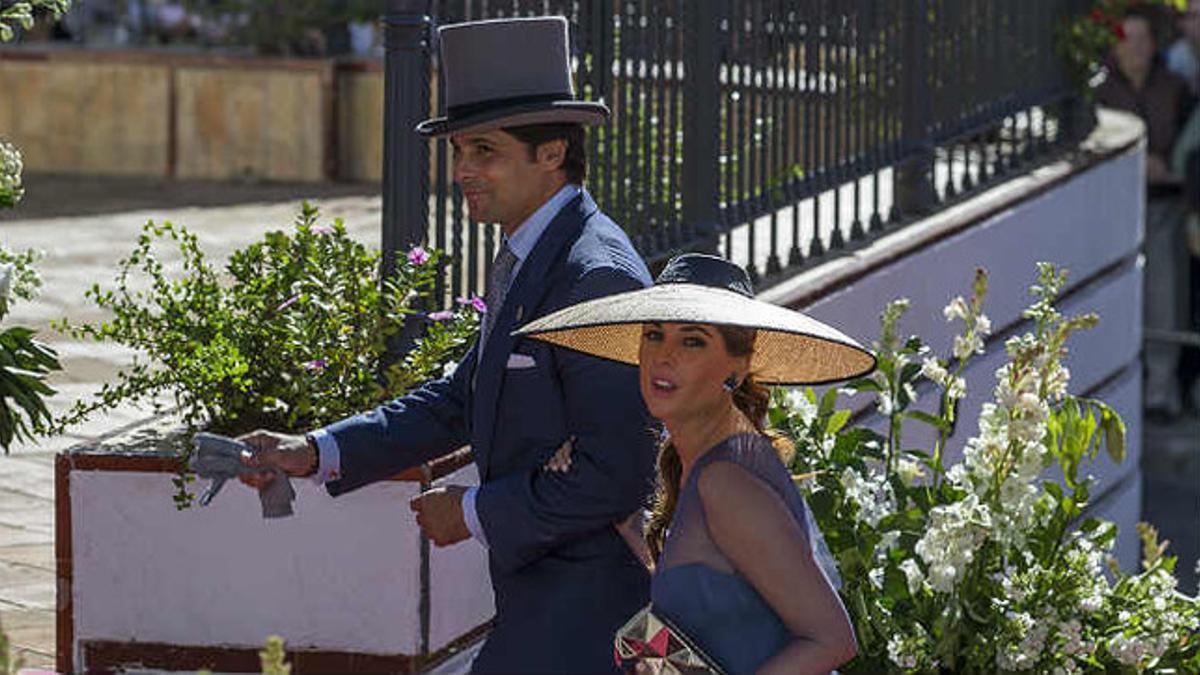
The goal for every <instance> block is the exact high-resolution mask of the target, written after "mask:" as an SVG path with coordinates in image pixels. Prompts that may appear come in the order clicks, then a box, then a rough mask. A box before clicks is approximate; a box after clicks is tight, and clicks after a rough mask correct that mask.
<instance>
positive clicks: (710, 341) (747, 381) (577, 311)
mask: <svg viewBox="0 0 1200 675" xmlns="http://www.w3.org/2000/svg"><path fill="white" fill-rule="evenodd" d="M518 332H519V333H520V334H522V335H527V336H530V337H535V338H538V339H542V340H546V341H549V342H552V343H555V344H559V345H562V346H566V347H570V348H572V349H576V350H579V351H583V352H587V353H590V354H594V355H597V356H601V357H605V358H609V359H614V360H617V361H622V362H625V363H630V364H637V365H638V366H639V370H640V382H641V391H642V396H643V397H644V398H645V400H646V404H647V406H648V408H649V410H650V412H651V414H652V415H653V416H654V417H655V418H656V419H658V420H659V421H661V422H662V424H663V428H664V429H663V442H662V443H661V447H660V454H659V460H658V469H659V471H658V486H657V494H656V497H655V500H654V503H653V508H652V511H651V514H650V517H649V520H648V522H647V524H646V526H645V541H646V544H647V546H648V548H649V553H650V559H651V560H653V561H655V562H654V576H653V580H652V582H651V607H650V608H649V611H651V612H652V614H653V617H654V618H655V619H658V620H661V622H663V623H664V624H666V625H667V626H669V627H670V629H671V630H672V631H673V632H674V633H675V634H677V635H679V636H680V637H681V638H682V639H683V640H684V642H685V644H686V643H691V644H692V645H693V646H694V647H695V648H696V649H695V651H696V652H697V653H699V654H700V655H701V657H702V659H703V661H704V662H706V663H707V664H709V666H710V669H711V670H719V671H724V672H728V673H789V674H795V673H821V672H829V671H831V670H833V669H834V668H836V667H837V666H838V665H840V664H842V663H845V662H846V661H848V660H850V659H851V658H853V656H854V654H855V651H856V644H855V638H854V631H853V627H852V625H851V623H850V620H849V618H848V616H847V615H846V611H845V608H844V607H843V606H842V603H841V600H840V598H839V597H838V594H837V592H836V591H835V589H834V587H833V585H832V584H831V583H830V581H829V578H828V577H827V576H826V574H825V573H824V572H823V570H822V568H821V566H820V565H819V564H818V561H817V557H816V556H815V555H814V546H813V538H814V537H813V536H812V534H813V533H814V530H813V529H812V524H811V523H810V522H809V516H808V512H807V509H806V506H805V503H804V500H803V498H802V497H801V495H800V493H799V492H798V491H797V489H796V487H795V485H794V483H793V481H792V476H791V474H790V472H789V471H788V469H787V466H786V464H785V461H786V459H787V457H788V456H789V453H790V452H791V450H792V448H791V445H790V444H789V443H788V442H787V441H786V439H783V438H781V437H779V436H777V435H775V434H773V433H772V432H771V431H770V430H768V429H767V428H766V427H765V423H766V413H767V405H768V400H769V392H768V390H767V389H766V387H765V386H764V384H803V383H810V384H811V383H827V382H833V381H837V380H841V379H848V378H851V377H858V376H861V375H863V374H865V373H867V372H869V371H870V370H872V369H873V368H874V364H875V361H874V358H873V357H872V356H871V355H870V353H869V352H867V351H866V350H864V349H862V348H861V347H860V346H858V344H857V343H855V342H854V341H853V340H852V339H850V338H848V337H846V336H845V335H843V334H841V333H840V332H838V331H836V330H834V329H833V328H830V327H829V326H827V325H825V324H822V323H820V322H818V321H815V320H813V319H811V318H809V317H806V316H804V315H802V314H800V313H798V312H793V311H791V310H788V309H785V308H781V307H777V306H774V305H770V304H767V303H763V302H759V301H757V300H754V297H753V291H752V290H751V285H750V281H749V279H748V277H747V275H746V273H745V272H744V270H742V269H741V268H740V267H738V266H736V265H734V264H732V263H729V262H727V261H725V260H723V259H721V258H715V257H712V256H705V255H700V254H688V255H684V256H680V257H678V258H676V259H674V260H672V261H671V262H670V263H669V264H668V265H667V267H666V269H664V270H663V273H662V274H661V275H660V276H659V278H658V279H657V280H656V282H655V285H654V286H653V287H651V288H648V289H643V290H639V291H633V292H630V293H623V294H619V295H615V296H610V297H607V298H602V299H599V300H595V301H591V302H587V303H583V304H580V305H575V306H572V307H568V308H565V309H563V310H560V311H559V312H556V313H554V314H551V315H549V316H547V317H544V318H542V319H540V320H538V321H536V322H534V323H532V324H530V325H528V326H526V327H524V328H523V329H521V330H520V331H518ZM564 460H565V462H564ZM552 464H553V466H551V468H555V469H558V470H569V469H568V468H567V467H568V466H569V455H565V454H563V453H560V454H559V456H558V457H557V458H556V459H555V460H552ZM639 625H643V628H644V622H643V624H639ZM654 625H658V624H657V623H656V624H654ZM643 642H646V640H645V639H644V638H643ZM639 644H640V643H639ZM674 649H675V648H674V647H671V648H663V647H661V645H660V651H672V650H674ZM676 658H677V659H679V660H676V661H675V662H673V663H672V664H671V665H673V666H675V668H676V670H684V668H681V667H680V664H681V660H682V662H684V663H686V660H684V659H683V657H679V656H677V657H676ZM665 660H666V661H671V659H670V658H667V659H665ZM694 662H695V661H693V663H694ZM659 665H661V660H660V664H659Z"/></svg>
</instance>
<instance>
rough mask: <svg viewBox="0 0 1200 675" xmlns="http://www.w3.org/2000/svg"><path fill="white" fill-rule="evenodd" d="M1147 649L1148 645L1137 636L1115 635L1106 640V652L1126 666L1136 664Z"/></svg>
mask: <svg viewBox="0 0 1200 675" xmlns="http://www.w3.org/2000/svg"><path fill="white" fill-rule="evenodd" d="M1149 651H1150V650H1149V647H1148V645H1146V643H1145V642H1144V641H1143V640H1142V639H1141V638H1140V637H1139V636H1134V637H1132V638H1127V637H1125V636H1124V635H1115V636H1113V637H1112V639H1110V640H1109V641H1108V653H1109V654H1112V657H1113V658H1114V659H1116V660H1118V661H1120V662H1121V663H1123V664H1125V665H1127V666H1136V665H1138V664H1139V663H1140V662H1141V660H1142V657H1144V656H1145V655H1146V654H1147V653H1148V652H1149Z"/></svg>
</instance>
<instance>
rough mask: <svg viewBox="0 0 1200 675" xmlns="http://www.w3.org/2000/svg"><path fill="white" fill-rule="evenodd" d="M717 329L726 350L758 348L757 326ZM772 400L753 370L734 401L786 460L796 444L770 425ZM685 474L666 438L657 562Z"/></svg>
mask: <svg viewBox="0 0 1200 675" xmlns="http://www.w3.org/2000/svg"><path fill="white" fill-rule="evenodd" d="M716 329H717V330H718V331H719V332H720V333H721V337H722V338H724V340H725V351H726V352H728V353H729V355H730V356H746V355H749V354H752V353H753V352H754V340H755V338H756V337H757V332H756V331H755V330H754V329H753V328H740V327H735V326H716ZM770 404H771V391H770V390H769V389H767V388H766V387H765V386H763V385H761V384H759V383H758V382H755V381H754V375H753V373H751V374H748V375H747V376H746V377H745V379H743V380H742V383H741V385H739V386H738V388H737V389H735V390H734V391H733V405H734V406H736V407H737V409H738V410H739V411H741V413H742V414H743V415H745V416H746V419H748V420H750V423H751V424H753V425H754V428H755V429H756V430H757V431H758V432H759V433H760V434H763V435H764V436H767V437H768V438H770V439H771V442H772V444H773V445H774V446H775V451H776V452H778V453H779V456H780V457H781V458H782V459H783V461H784V462H785V463H786V462H788V461H790V460H791V458H792V453H793V452H794V447H793V446H792V443H791V441H789V440H787V439H786V438H784V437H783V436H781V435H779V434H778V433H776V432H773V431H771V430H769V429H768V428H767V409H768V407H769V406H770ZM682 478H683V462H682V461H681V460H680V459H679V451H677V450H676V449H675V444H674V443H672V442H671V439H670V438H664V439H663V441H662V442H661V443H660V444H659V448H658V481H657V487H656V488H655V493H654V503H653V504H652V506H651V510H650V519H649V520H648V521H647V522H646V530H645V538H646V546H647V547H648V548H649V549H650V559H651V560H654V561H656V562H657V561H658V557H659V556H660V555H662V549H663V542H664V541H665V540H666V534H667V526H668V525H670V523H671V518H672V517H674V515H675V507H676V506H677V505H678V503H679V491H680V489H681V488H682V486H681V485H680V481H681V480H682Z"/></svg>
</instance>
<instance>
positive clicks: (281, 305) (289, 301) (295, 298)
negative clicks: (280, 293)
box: [275, 295, 300, 312]
mask: <svg viewBox="0 0 1200 675" xmlns="http://www.w3.org/2000/svg"><path fill="white" fill-rule="evenodd" d="M297 302H300V296H299V295H293V296H292V297H290V298H288V299H287V300H284V301H283V302H281V303H279V306H278V307H276V308H275V311H276V312H282V311H283V310H285V309H287V308H288V307H291V306H292V305H294V304H296V303H297Z"/></svg>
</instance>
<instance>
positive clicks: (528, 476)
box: [247, 18, 654, 673]
mask: <svg viewBox="0 0 1200 675" xmlns="http://www.w3.org/2000/svg"><path fill="white" fill-rule="evenodd" d="M440 38H441V54H442V61H441V64H442V68H443V70H444V75H445V95H446V99H447V111H446V115H445V116H443V117H440V118H435V119H431V120H427V121H425V122H423V123H422V124H420V125H419V126H418V127H417V131H418V133H421V134H423V135H426V136H434V135H449V136H450V139H451V143H452V144H453V147H454V151H455V157H454V178H455V181H456V182H457V183H458V184H459V186H460V188H461V189H462V192H463V196H464V198H465V200H466V202H467V205H468V208H469V209H470V213H471V217H472V219H474V220H476V221H479V222H496V223H499V224H500V226H501V228H502V229H503V231H504V238H503V242H502V244H501V249H500V253H499V255H498V256H497V258H496V261H495V263H494V264H493V266H492V269H493V271H492V274H491V278H490V280H489V289H488V292H487V298H486V300H487V302H488V308H487V313H486V314H485V319H484V322H483V326H482V328H481V331H480V338H479V339H478V340H477V341H476V343H475V344H474V345H473V346H472V347H471V349H470V351H469V352H468V353H467V355H466V356H465V357H464V358H463V360H462V361H461V362H460V363H459V364H458V367H457V368H456V369H455V371H454V373H453V375H451V376H450V377H448V378H444V379H441V380H436V381H433V382H429V383H427V384H425V385H424V386H423V387H421V388H419V389H417V390H416V391H414V392H412V393H411V394H408V395H406V396H403V397H401V398H399V399H396V400H395V401H392V402H391V403H388V404H386V405H384V406H381V407H379V408H377V409H376V410H373V411H370V412H367V413H364V414H362V415H358V416H355V417H351V418H349V419H345V420H342V421H340V422H337V423H335V424H333V425H330V426H328V427H326V428H323V429H318V430H316V431H313V432H312V433H310V434H308V435H307V436H306V437H304V438H299V437H287V436H282V435H278V434H270V433H267V432H259V433H257V434H255V435H254V436H252V437H251V438H250V440H251V441H252V442H254V443H255V444H256V445H258V446H259V447H260V448H263V451H261V452H259V453H258V454H257V455H256V457H255V458H254V459H253V460H249V461H251V462H253V463H259V464H261V465H263V466H267V465H270V466H277V467H280V468H282V469H284V470H285V471H287V472H288V473H289V474H291V475H296V476H302V475H311V476H313V477H314V478H315V479H317V480H319V481H321V482H323V483H324V484H325V485H326V487H327V489H328V491H329V493H330V494H331V495H333V496H337V495H340V494H343V493H345V492H349V491H351V490H354V489H356V488H358V487H361V486H363V485H366V484H368V483H370V482H372V481H377V480H381V479H384V478H387V477H389V476H392V475H394V474H396V473H398V472H400V471H403V470H404V469H407V468H409V467H411V466H414V465H417V464H419V463H422V462H426V461H429V460H431V459H434V458H436V457H439V456H441V455H445V454H447V453H449V452H452V451H454V450H456V449H458V448H460V447H462V446H463V445H466V444H468V443H469V444H470V445H471V447H472V448H473V449H474V452H475V461H476V463H477V465H478V468H479V475H480V480H481V484H480V485H479V486H478V487H477V488H466V487H458V486H452V487H444V488H438V489H435V490H431V491H429V492H426V493H424V494H422V495H421V496H419V497H418V498H416V499H414V500H413V504H412V508H413V510H414V511H415V512H416V514H417V522H418V523H419V524H420V526H421V528H422V531H423V532H424V533H425V534H426V536H428V537H429V538H430V539H431V540H432V541H433V542H434V543H435V544H436V545H438V546H447V545H451V544H454V543H457V542H460V541H463V540H465V539H468V538H471V537H473V538H475V539H476V540H478V541H479V542H480V543H482V544H483V545H484V546H486V547H487V548H488V554H489V563H490V570H491V578H492V585H493V589H494V591H495V597H496V621H495V625H494V629H493V631H492V632H491V634H490V635H489V637H488V640H487V642H486V644H485V645H484V647H483V649H482V651H481V652H480V654H479V656H478V657H477V659H476V661H475V663H474V666H473V667H474V670H475V671H476V672H503V673H517V672H519V673H536V672H556V673H557V672H589V673H592V672H605V671H612V670H614V660H613V656H612V654H613V646H612V645H613V634H614V633H615V631H616V629H617V628H619V627H620V625H621V624H622V623H623V622H624V621H625V620H626V619H627V618H629V617H630V616H632V615H633V614H634V613H635V612H636V611H637V610H638V609H640V608H641V607H642V606H644V605H645V604H646V602H647V600H648V596H649V576H648V573H647V571H646V568H645V566H644V565H643V564H641V562H640V561H639V560H638V559H637V557H636V556H635V555H634V554H633V553H632V552H631V551H630V549H629V547H628V546H627V545H626V544H625V542H624V541H623V540H622V538H621V536H620V535H619V534H618V532H617V530H616V529H615V528H614V524H615V523H617V522H619V521H622V520H623V519H625V518H626V517H627V516H629V515H630V514H631V513H633V512H634V511H636V510H637V509H639V508H640V507H641V506H642V505H643V504H644V502H645V499H646V496H647V495H648V493H649V491H650V489H651V487H652V482H653V465H654V447H653V446H654V439H653V436H652V434H651V420H650V418H649V416H648V413H647V412H646V409H645V407H644V404H643V403H642V399H641V396H640V395H639V392H638V384H637V373H636V370H634V369H632V368H628V367H626V366H621V365H617V364H614V363H610V362H607V361H603V360H600V359H597V358H594V357H590V356H585V355H583V354H580V353H577V352H572V351H569V350H564V349H560V348H557V347H552V346H550V345H548V344H546V343H544V342H538V341H530V340H523V339H517V338H514V337H513V336H512V335H511V332H512V330H514V329H515V328H516V327H518V326H520V325H522V324H524V323H526V322H528V321H530V320H532V319H534V318H536V317H539V316H542V315H545V314H548V313H550V312H553V311H555V310H557V309H560V308H562V307H565V306H567V305H570V304H574V303H577V302H581V301H584V300H589V299H592V298H596V297H601V296H605V295H609V294H613V293H618V292H622V291H627V290H632V289H636V288H640V287H644V286H646V285H648V284H649V283H650V275H649V272H648V271H647V269H646V266H645V264H644V263H643V262H642V260H641V258H640V256H639V255H638V254H637V252H636V251H634V249H633V246H632V245H631V243H630V241H629V239H628V237H627V236H626V235H625V233H624V232H623V231H622V230H621V229H620V228H619V227H617V225H616V224H614V223H613V222H612V220H610V219H609V218H608V217H607V216H605V215H604V214H603V213H601V212H600V210H599V209H598V208H597V207H596V204H595V202H593V201H592V198H591V197H590V196H589V195H588V194H587V192H586V191H585V190H583V188H582V183H583V180H584V177H585V174H586V155H585V144H584V131H583V125H593V124H599V123H601V122H603V120H604V119H606V117H607V115H608V110H607V109H606V108H605V107H604V106H603V105H602V104H599V103H591V102H584V101H577V100H575V97H574V94H573V88H572V86H571V78H570V71H569V64H568V57H567V23H566V21H565V20H564V19H561V18H536V19H515V20H501V21H484V22H474V23H466V24H456V25H450V26H445V27H443V28H442V29H441V31H440ZM568 439H572V443H571V448H572V450H571V456H570V462H569V468H568V469H567V470H565V471H563V470H553V471H546V470H544V467H545V466H546V465H547V463H548V462H549V460H550V459H551V457H553V456H554V455H555V452H556V450H558V448H559V447H560V446H561V445H562V444H563V443H564V442H565V441H567V440H568ZM556 468H557V469H561V468H562V465H561V464H556ZM269 475H270V474H269V473H264V474H261V475H258V476H253V477H251V478H250V479H248V480H247V482H249V483H251V484H254V485H261V484H262V483H263V482H264V480H266V479H267V478H266V477H267V476H269Z"/></svg>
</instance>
